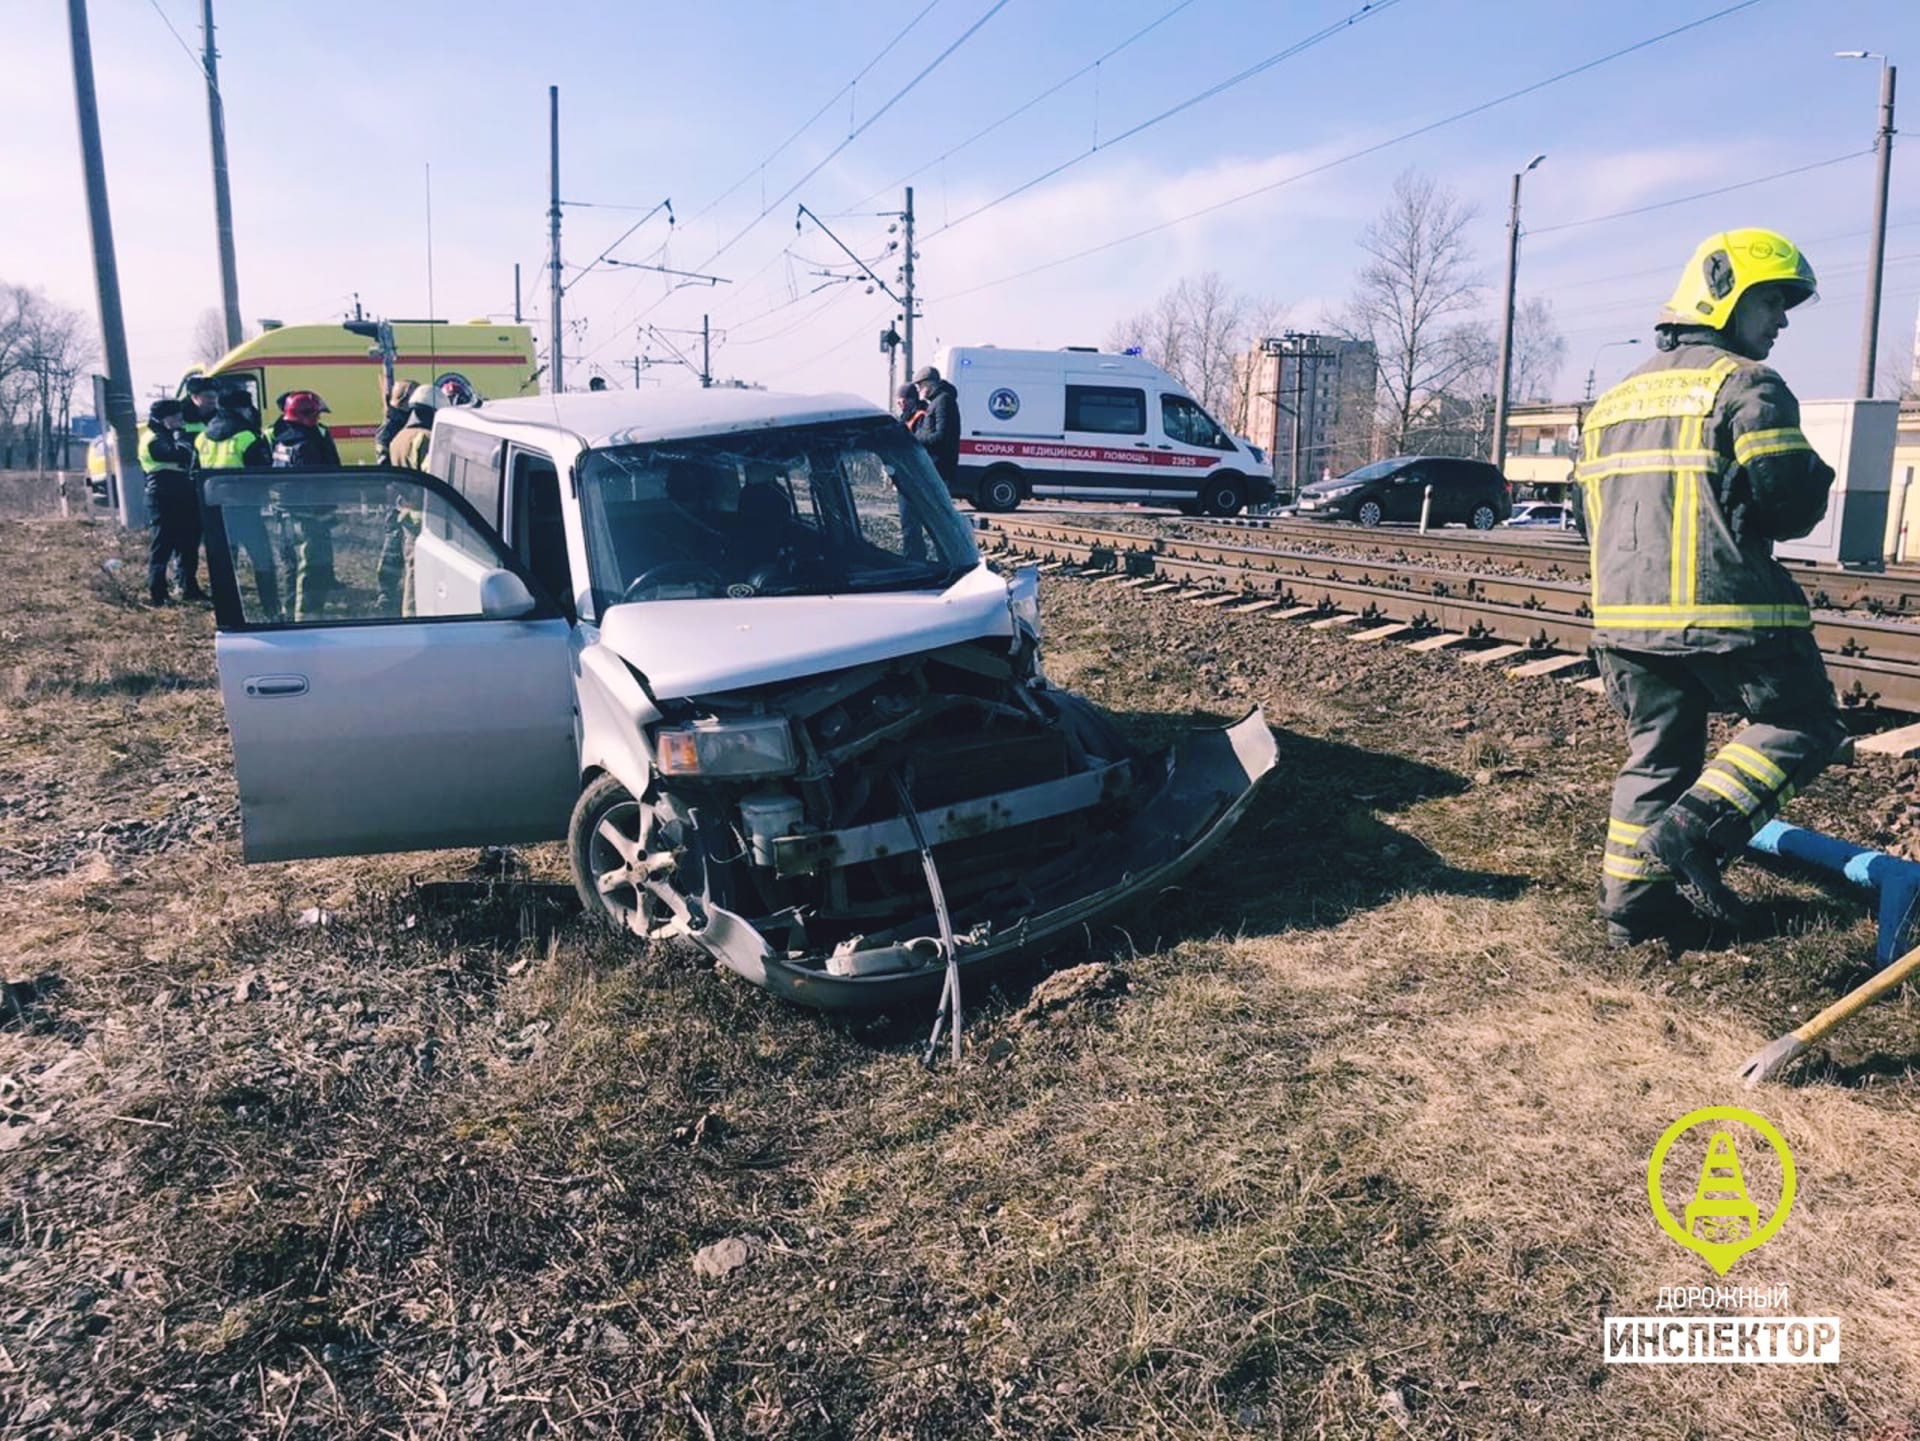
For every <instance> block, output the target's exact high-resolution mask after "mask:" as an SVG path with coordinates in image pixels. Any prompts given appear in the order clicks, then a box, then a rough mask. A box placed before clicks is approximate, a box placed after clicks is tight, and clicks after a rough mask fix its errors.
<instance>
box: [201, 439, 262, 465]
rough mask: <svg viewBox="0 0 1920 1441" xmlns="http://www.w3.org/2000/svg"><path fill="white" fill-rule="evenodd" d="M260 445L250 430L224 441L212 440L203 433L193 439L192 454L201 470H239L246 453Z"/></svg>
mask: <svg viewBox="0 0 1920 1441" xmlns="http://www.w3.org/2000/svg"><path fill="white" fill-rule="evenodd" d="M259 443H260V437H259V436H258V435H256V434H254V433H253V432H252V431H251V430H242V431H237V432H235V433H234V434H232V435H230V436H228V437H227V438H226V439H225V440H212V439H209V438H208V437H207V435H206V434H205V432H202V433H201V434H199V435H196V436H195V437H194V438H193V450H194V454H195V455H197V456H199V458H200V468H201V469H202V470H239V469H241V468H242V467H243V466H245V465H246V463H247V461H246V455H247V452H248V451H249V450H251V449H253V447H254V446H256V445H258V444H259Z"/></svg>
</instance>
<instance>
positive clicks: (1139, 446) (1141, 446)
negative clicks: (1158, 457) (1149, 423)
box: [1133, 440, 1153, 450]
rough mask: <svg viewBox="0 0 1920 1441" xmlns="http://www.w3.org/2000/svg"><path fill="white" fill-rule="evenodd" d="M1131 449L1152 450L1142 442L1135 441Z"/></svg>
mask: <svg viewBox="0 0 1920 1441" xmlns="http://www.w3.org/2000/svg"><path fill="white" fill-rule="evenodd" d="M1133 448H1134V449H1135V450H1152V449H1153V447H1152V446H1150V445H1148V444H1147V443H1146V442H1145V441H1144V440H1136V441H1135V442H1134V443H1133Z"/></svg>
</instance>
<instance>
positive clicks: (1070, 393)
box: [1067, 385, 1147, 435]
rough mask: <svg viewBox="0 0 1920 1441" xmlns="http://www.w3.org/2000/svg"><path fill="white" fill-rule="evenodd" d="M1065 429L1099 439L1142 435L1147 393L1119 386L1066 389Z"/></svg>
mask: <svg viewBox="0 0 1920 1441" xmlns="http://www.w3.org/2000/svg"><path fill="white" fill-rule="evenodd" d="M1067 429H1068V430H1091V431H1094V432H1096V433H1098V434H1102V435H1145V434H1146V433H1147V393H1146V391H1144V390H1135V389H1132V388H1131V387H1128V386H1119V385H1069V386H1068V387H1067Z"/></svg>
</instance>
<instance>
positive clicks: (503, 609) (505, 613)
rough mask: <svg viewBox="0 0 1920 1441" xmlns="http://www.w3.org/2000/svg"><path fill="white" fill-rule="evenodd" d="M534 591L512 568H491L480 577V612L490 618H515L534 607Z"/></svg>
mask: <svg viewBox="0 0 1920 1441" xmlns="http://www.w3.org/2000/svg"><path fill="white" fill-rule="evenodd" d="M534 604H535V602H534V599H533V592H532V591H530V590H528V589H527V583H526V582H525V581H523V580H522V579H520V577H519V576H517V575H515V574H514V573H513V572H512V571H510V570H490V571H488V572H487V573H486V574H485V575H483V576H481V577H480V614H481V615H483V616H485V617H486V618H487V619H488V620H514V619H517V618H518V617H520V616H523V615H525V614H526V613H527V612H528V611H530V610H532V609H533V607H534Z"/></svg>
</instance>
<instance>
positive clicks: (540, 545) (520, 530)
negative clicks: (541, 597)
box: [513, 451, 573, 614]
mask: <svg viewBox="0 0 1920 1441" xmlns="http://www.w3.org/2000/svg"><path fill="white" fill-rule="evenodd" d="M513 550H514V554H516V555H518V556H519V557H520V561H521V563H522V564H523V565H525V566H526V568H527V569H528V570H529V571H530V572H531V573H532V575H533V578H534V579H535V580H537V581H539V582H540V585H541V588H542V589H544V590H545V591H546V592H547V594H548V595H550V596H552V597H554V598H555V599H556V600H558V601H560V603H561V608H562V609H563V610H568V612H569V614H571V606H570V597H571V596H572V595H573V581H572V577H571V575H570V573H569V566H568V564H567V525H566V519H565V517H564V515H563V514H562V512H561V509H560V475H559V472H558V471H557V470H555V469H554V465H553V462H552V461H551V460H549V459H548V458H547V457H546V456H544V455H540V454H537V453H535V452H532V451H519V452H517V453H516V454H515V455H514V458H513Z"/></svg>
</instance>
